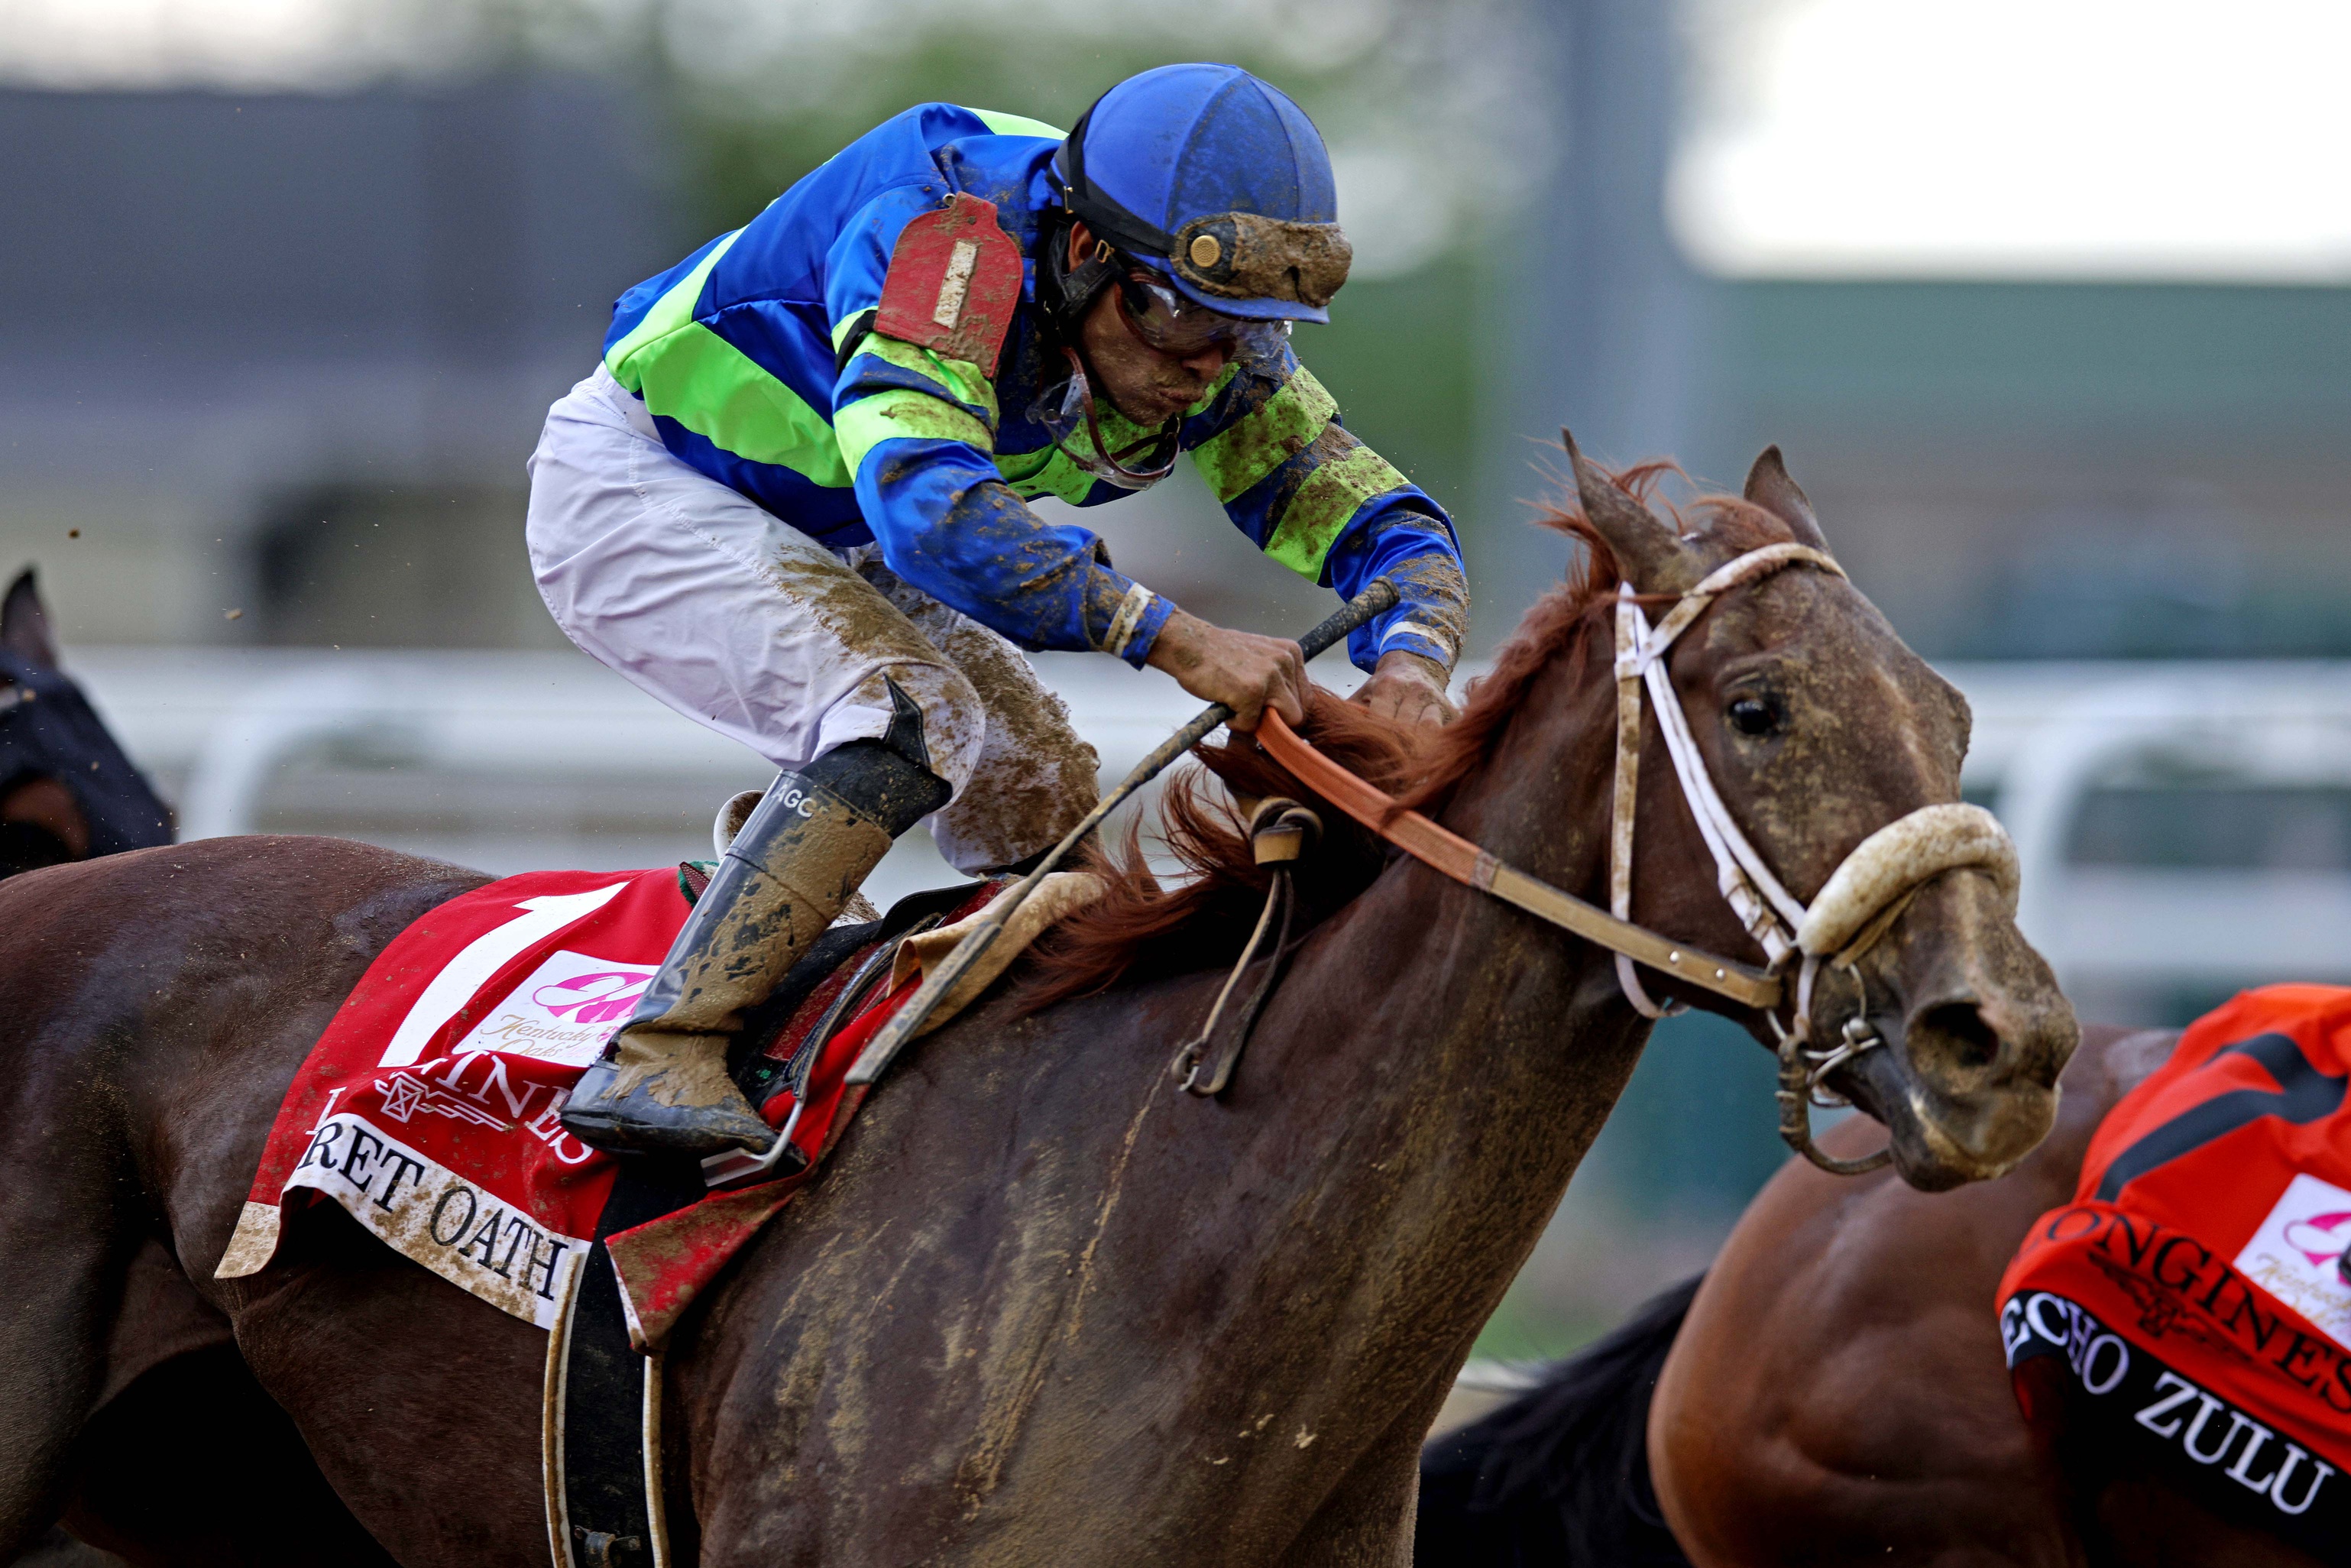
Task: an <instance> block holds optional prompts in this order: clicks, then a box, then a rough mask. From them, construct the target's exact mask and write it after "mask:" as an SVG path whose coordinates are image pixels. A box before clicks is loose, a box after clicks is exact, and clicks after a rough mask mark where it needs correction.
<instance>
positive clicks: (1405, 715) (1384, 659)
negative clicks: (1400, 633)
mask: <svg viewBox="0 0 2351 1568" xmlns="http://www.w3.org/2000/svg"><path fill="white" fill-rule="evenodd" d="M1351 700H1353V701H1354V702H1359V703H1362V704H1363V705H1364V706H1366V707H1368V708H1370V709H1371V710H1372V711H1373V712H1374V713H1375V714H1380V715H1382V716H1385V717H1388V718H1394V719H1401V720H1403V721H1404V722H1405V723H1406V724H1426V725H1440V724H1449V723H1451V722H1452V721H1453V719H1454V717H1455V716H1456V714H1455V710H1454V706H1453V702H1452V699H1451V698H1449V697H1447V695H1445V671H1444V669H1443V667H1442V666H1440V665H1439V664H1437V661H1436V660H1434V659H1425V658H1423V657H1421V656H1420V655H1419V654H1418V653H1406V652H1405V650H1403V649H1402V648H1395V649H1391V650H1390V651H1389V652H1387V653H1382V654H1381V655H1380V662H1379V664H1377V665H1376V666H1375V667H1374V669H1373V671H1372V678H1371V679H1370V680H1368V681H1365V682H1364V684H1363V685H1362V686H1360V687H1358V688H1357V689H1356V692H1355V695H1354V696H1353V698H1352V699H1351Z"/></svg>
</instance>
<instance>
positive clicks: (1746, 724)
mask: <svg viewBox="0 0 2351 1568" xmlns="http://www.w3.org/2000/svg"><path fill="white" fill-rule="evenodd" d="M1730 723H1731V726H1732V727H1733V728H1735V729H1737V730H1738V731H1739V733H1740V734H1741V735H1769V734H1771V732H1772V731H1773V730H1774V729H1776V728H1778V727H1779V725H1780V713H1779V710H1778V709H1777V708H1776V707H1774V706H1772V705H1771V704H1770V703H1768V702H1766V701H1764V700H1763V699H1762V698H1761V697H1739V698H1737V699H1735V700H1733V702H1732V703H1731V705H1730Z"/></svg>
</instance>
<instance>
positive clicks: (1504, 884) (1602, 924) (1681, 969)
mask: <svg viewBox="0 0 2351 1568" xmlns="http://www.w3.org/2000/svg"><path fill="white" fill-rule="evenodd" d="M1257 738H1258V744H1259V746H1262V747H1265V749H1266V750H1267V751H1268V752H1269V753H1270V754H1271V755H1272V757H1273V759H1274V760H1275V761H1277V762H1279V763H1280V764H1281V765H1282V766H1283V767H1284V768H1289V769H1290V772H1292V773H1294V774H1296V775H1297V776H1298V779H1299V781H1300V782H1301V783H1303V784H1304V785H1306V786H1307V787H1308V788H1309V789H1312V790H1313V791H1314V792H1315V793H1316V794H1318V795H1321V796H1322V798H1323V799H1324V800H1328V801H1330V802H1331V803H1332V805H1333V806H1336V807H1338V808H1339V810H1342V811H1344V812H1346V813H1347V815H1349V816H1350V817H1353V819H1354V820H1355V821H1358V822H1361V823H1362V824H1363V825H1364V826H1365V827H1366V828H1369V829H1370V830H1371V831H1374V832H1375V833H1377V834H1378V835H1379V836H1380V837H1381V838H1383V839H1384V840H1386V841H1388V842H1389V843H1392V844H1394V845H1395V846H1396V848H1398V849H1400V850H1402V851H1404V852H1405V853H1406V854H1408V855H1410V856H1412V857H1413V858H1414V859H1415V860H1416V861H1419V862H1422V863H1423V864H1425V865H1427V866H1430V867H1432V868H1434V869H1435V870H1437V871H1440V872H1442V873H1445V874H1446V875H1447V876H1449V877H1451V878H1452V879H1453V880H1454V881H1456V882H1458V883H1462V884H1463V885H1465V886H1468V887H1474V888H1476V889H1478V890H1479V892H1480V893H1488V894H1493V896H1495V897H1496V898H1499V899H1500V900H1501V901H1502V902H1503V903H1505V904H1510V905H1512V906H1514V907H1516V908H1519V909H1523V910H1525V911H1526V912H1527V913H1528V914H1530V915H1534V916H1535V917H1536V918H1537V919H1539V920H1543V921H1546V922H1548V923H1549V924H1551V925H1556V926H1558V927H1559V928H1560V929H1562V931H1568V932H1572V933H1573V934H1574V935H1575V936H1581V937H1583V939H1584V940H1585V941H1587V942H1591V943H1593V944H1596V945H1597V946H1602V947H1605V948H1607V949H1608V950H1609V951H1610V952H1612V953H1622V954H1624V955H1625V956H1626V957H1628V958H1632V959H1635V960H1636V961H1638V962H1640V963H1643V964H1646V965H1647V966H1648V967H1650V968H1652V969H1656V970H1657V971H1658V972H1659V973H1661V974H1667V975H1671V976H1673V977H1675V978H1677V979H1679V980H1685V981H1687V982H1688V983H1689V984H1691V985H1693V986H1697V987H1698V988H1700V989H1702V990H1708V991H1712V992H1714V993H1715V994H1716V995H1717V996H1722V997H1728V998H1730V999H1731V1000H1732V1001H1735V1002H1738V1003H1740V1005H1741V1006H1744V1007H1750V1008H1760V1009H1771V1008H1775V1007H1777V1006H1779V1004H1780V994H1781V985H1780V979H1779V977H1777V976H1775V975H1770V974H1766V973H1765V972H1764V971H1762V970H1761V969H1757V968H1752V967H1749V966H1748V965H1745V964H1741V963H1740V962H1738V961H1737V960H1736V959H1731V958H1724V957H1719V956H1716V955H1715V954H1712V953H1708V952H1705V951H1703V950H1701V949H1699V948H1697V947H1691V946H1687V945H1685V944H1682V943H1678V942H1675V941H1673V940H1671V939H1670V938H1668V937H1665V936H1659V935H1657V933H1656V932H1654V931H1651V930H1649V929H1648V928H1647V927H1646V926H1642V925H1634V924H1633V923H1632V922H1631V921H1628V920H1619V919H1618V918H1616V916H1614V915H1611V914H1609V913H1608V912H1607V911H1606V910H1604V909H1602V908H1600V907H1598V906H1597V905H1595V904H1586V903H1585V902H1584V901H1583V900H1582V899H1580V898H1578V897H1576V896H1575V895H1574V894H1571V893H1565V892H1562V890H1560V889H1559V888H1556V887H1553V886H1552V885H1551V883H1547V882H1544V881H1542V880H1541V879H1540V878H1538V877H1531V876H1529V875H1528V874H1527V873H1524V872H1522V871H1519V870H1516V869H1514V868H1512V867H1510V866H1507V865H1504V864H1503V863H1502V862H1500V861H1498V860H1496V859H1495V858H1494V857H1493V856H1492V855H1490V854H1488V853H1487V852H1485V851H1484V850H1481V849H1479V847H1478V846H1477V845H1476V844H1473V843H1471V842H1470V841H1468V840H1467V839H1465V838H1463V837H1461V835H1460V834H1458V833H1456V832H1453V831H1449V830H1447V829H1445V828H1442V827H1439V826H1438V825H1437V823H1435V822H1432V821H1429V820H1428V819H1427V818H1426V817H1424V816H1422V815H1421V814H1420V813H1419V812H1418V811H1411V810H1405V808H1404V807H1403V806H1402V805H1401V804H1399V803H1398V802H1397V800H1396V799H1395V797H1394V796H1392V795H1390V794H1388V793H1387V792H1386V791H1385V790H1384V789H1379V788H1377V787H1376V786H1374V785H1372V784H1369V783H1367V782H1365V781H1364V779H1359V778H1357V777H1356V776H1355V775H1354V774H1353V773H1350V772H1348V771H1347V770H1346V769H1345V768H1342V767H1340V766H1339V764H1337V763H1335V762H1333V761H1332V760H1331V759H1330V758H1327V757H1325V756H1323V755H1322V753H1321V752H1319V751H1317V750H1315V749H1314V747H1311V746H1310V745H1308V744H1307V743H1306V742H1305V741H1303V740H1301V739H1300V738H1299V737H1298V735H1297V733H1296V732H1295V731H1293V730H1292V729H1291V728H1290V726H1289V725H1287V724H1285V723H1283V722H1282V718H1281V716H1280V715H1279V714H1276V713H1273V712H1270V711H1269V712H1268V713H1267V714H1266V715H1265V717H1264V719H1263V721H1262V722H1261V723H1260V724H1259V726H1258V731H1257Z"/></svg>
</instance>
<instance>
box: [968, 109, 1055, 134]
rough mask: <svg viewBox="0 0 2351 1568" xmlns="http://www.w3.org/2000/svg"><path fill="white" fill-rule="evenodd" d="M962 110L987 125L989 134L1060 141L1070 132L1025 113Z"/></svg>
mask: <svg viewBox="0 0 2351 1568" xmlns="http://www.w3.org/2000/svg"><path fill="white" fill-rule="evenodd" d="M964 112H965V113H966V114H969V115H973V116H976V117H977V119H978V120H979V122H980V123H981V124H982V125H985V126H987V131H988V134H989V135H991V136H1041V137H1043V138H1045V139H1046V140H1047V141H1063V140H1066V139H1067V138H1068V136H1069V134H1070V133H1069V132H1068V131H1062V130H1060V129H1058V128H1057V127H1054V126H1050V125H1048V124H1046V123H1045V122H1044V121H1043V120H1030V119H1029V118H1028V117H1027V116H1026V115H1020V114H1006V113H1003V112H1002V111H1000V110H993V109H967V110H964Z"/></svg>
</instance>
